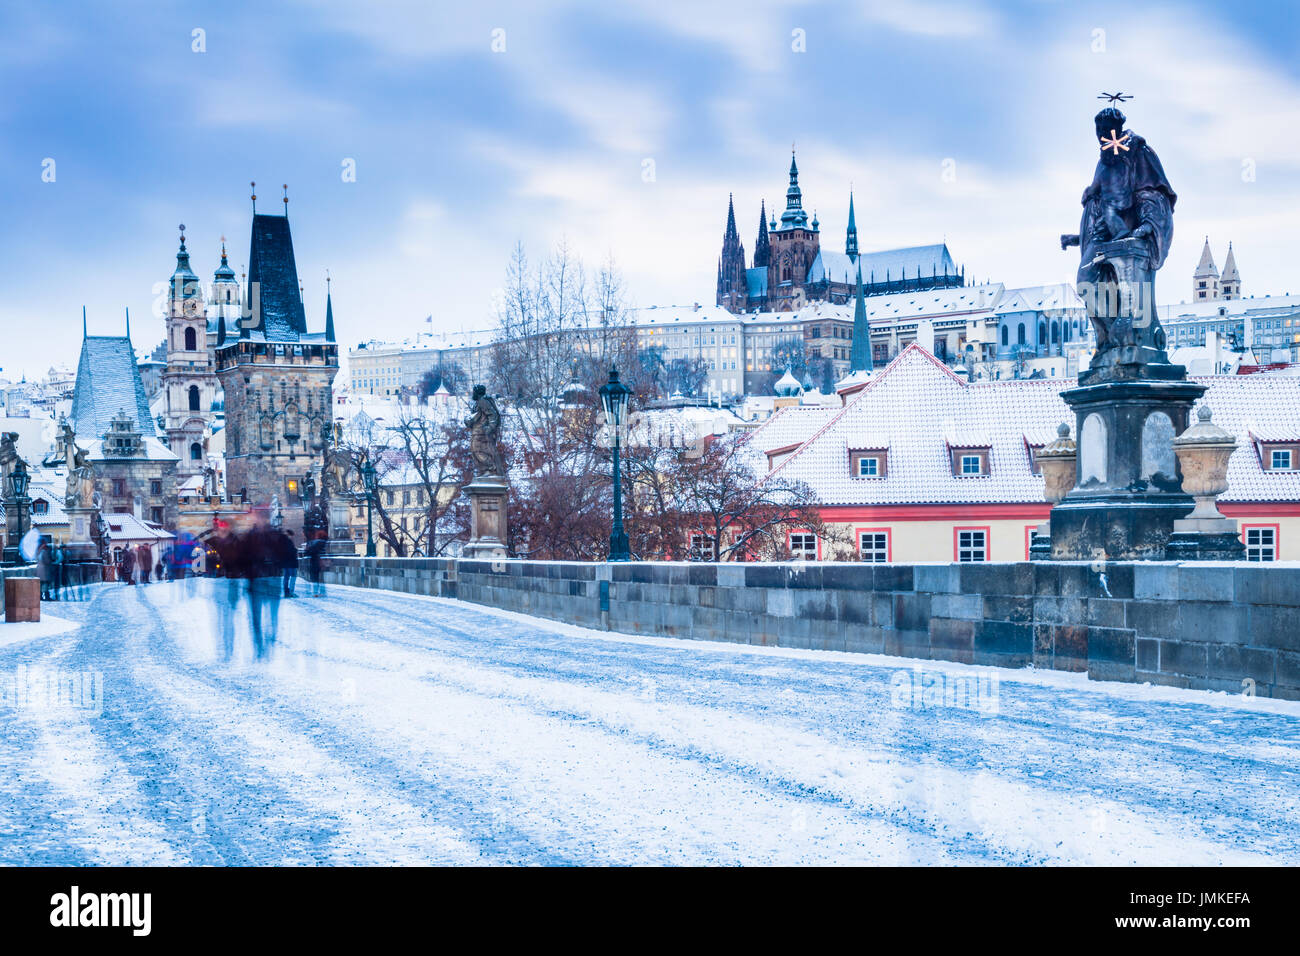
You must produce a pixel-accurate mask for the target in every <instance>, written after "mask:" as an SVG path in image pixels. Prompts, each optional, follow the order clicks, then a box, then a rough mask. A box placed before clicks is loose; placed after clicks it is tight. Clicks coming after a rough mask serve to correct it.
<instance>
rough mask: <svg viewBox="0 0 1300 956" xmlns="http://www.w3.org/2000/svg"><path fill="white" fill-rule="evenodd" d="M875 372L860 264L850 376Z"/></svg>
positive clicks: (855, 291)
mask: <svg viewBox="0 0 1300 956" xmlns="http://www.w3.org/2000/svg"><path fill="white" fill-rule="evenodd" d="M871 371H874V369H873V367H872V362H871V323H870V322H868V320H867V300H866V297H865V296H864V295H863V292H862V263H858V284H857V289H855V290H854V301H853V349H852V351H851V352H850V353H849V374H850V375H851V374H853V373H854V372H871Z"/></svg>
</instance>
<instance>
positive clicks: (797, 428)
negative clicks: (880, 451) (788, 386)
mask: <svg viewBox="0 0 1300 956" xmlns="http://www.w3.org/2000/svg"><path fill="white" fill-rule="evenodd" d="M839 411H840V409H838V408H832V407H828V406H825V405H789V406H787V407H785V408H779V409H777V410H776V412H774V413H773V414H772V416H771V417H770V418H768V420H767V421H765V422H763V424H761V425H759V426H758V427H757V428H755V429H754V430H753V431H752V432H751V433H750V435H749V446H750V447H751V448H754V449H756V450H757V451H760V452H762V453H763V454H767V453H768V452H769V451H772V450H773V449H774V448H786V447H789V446H790V445H796V444H802V443H803V442H805V441H807V440H808V439H809V438H811V437H812V436H813V434H814V433H815V432H816V431H817V430H818V429H819V428H821V427H822V426H823V425H825V424H826V423H827V422H828V421H830V420H831V419H832V418H834V417H835V415H836V414H837V413H838V412H839Z"/></svg>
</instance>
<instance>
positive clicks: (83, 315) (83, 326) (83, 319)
mask: <svg viewBox="0 0 1300 956" xmlns="http://www.w3.org/2000/svg"><path fill="white" fill-rule="evenodd" d="M81 337H82V338H83V339H84V338H85V337H86V307H85V306H84V305H83V306H82V307H81Z"/></svg>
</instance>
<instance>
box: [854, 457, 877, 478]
mask: <svg viewBox="0 0 1300 956" xmlns="http://www.w3.org/2000/svg"><path fill="white" fill-rule="evenodd" d="M879 475H880V459H879V458H859V459H858V477H859V478H876V477H878V476H879Z"/></svg>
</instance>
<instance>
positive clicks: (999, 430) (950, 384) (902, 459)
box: [752, 343, 1300, 505]
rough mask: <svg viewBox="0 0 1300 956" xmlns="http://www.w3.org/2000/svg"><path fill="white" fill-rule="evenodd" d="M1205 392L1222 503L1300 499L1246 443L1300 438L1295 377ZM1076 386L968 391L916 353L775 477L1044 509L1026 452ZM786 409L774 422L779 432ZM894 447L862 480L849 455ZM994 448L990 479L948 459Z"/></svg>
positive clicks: (908, 498)
mask: <svg viewBox="0 0 1300 956" xmlns="http://www.w3.org/2000/svg"><path fill="white" fill-rule="evenodd" d="M1194 381H1197V382H1199V383H1201V384H1204V385H1206V386H1207V387H1208V391H1207V392H1206V394H1205V397H1204V402H1205V403H1206V404H1208V405H1209V406H1210V408H1211V409H1212V410H1213V411H1214V421H1215V423H1216V424H1218V425H1220V426H1221V427H1223V428H1225V429H1226V430H1227V431H1229V432H1231V433H1232V434H1234V435H1236V436H1237V438H1238V441H1239V442H1240V446H1239V447H1238V449H1237V450H1236V451H1235V452H1234V453H1233V455H1232V458H1231V460H1230V461H1229V465H1228V491H1227V492H1226V493H1225V494H1224V495H1223V496H1222V500H1224V501H1300V472H1265V471H1264V470H1263V469H1262V468H1261V467H1260V462H1259V458H1258V456H1257V455H1256V453H1255V450H1254V449H1253V448H1251V447H1250V445H1249V442H1248V441H1247V436H1248V434H1249V433H1252V432H1253V433H1254V434H1256V435H1257V436H1260V435H1262V434H1272V435H1290V436H1294V435H1300V379H1296V378H1291V377H1284V376H1265V375H1258V376H1255V375H1250V376H1232V375H1221V376H1212V377H1205V378H1198V379H1194ZM1069 387H1070V383H1064V382H1061V381H1060V380H1055V381H1054V380H1051V379H1036V380H1025V379H1006V380H1000V381H984V382H974V383H967V382H964V381H963V380H961V379H960V378H958V377H957V376H955V375H953V374H952V372H951V371H950V370H949V369H947V368H946V367H945V366H944V365H943V364H942V363H941V362H939V361H938V360H937V359H936V358H935V357H934V356H933V355H931V354H930V353H929V352H927V351H925V350H924V349H923V348H921V347H920V346H918V345H916V344H915V343H913V344H911V345H909V346H908V347H907V348H906V349H904V350H903V352H902V353H900V354H899V355H898V357H897V358H895V359H894V361H893V362H891V363H890V364H889V365H888V366H887V367H886V368H885V369H884V370H883V371H881V372H880V373H878V374H877V375H876V376H875V378H874V379H873V380H872V381H871V382H870V383H869V384H868V385H867V386H866V387H865V388H863V389H862V391H861V392H859V393H858V395H857V396H856V397H855V398H854V399H853V400H852V401H851V402H850V403H849V404H848V405H847V406H846V407H845V408H843V409H842V410H841V411H839V413H838V414H835V415H834V416H833V417H831V418H830V419H829V420H828V421H827V422H826V423H825V424H824V425H823V426H822V427H821V428H820V429H819V430H818V431H817V432H816V433H815V434H813V435H812V436H811V437H810V438H808V439H807V440H806V441H805V442H804V443H803V444H802V446H801V447H800V448H799V449H798V450H797V451H795V452H794V453H793V454H791V455H790V456H789V458H787V459H786V460H785V461H784V462H783V463H782V464H781V465H780V466H778V467H777V468H776V469H775V470H774V472H773V474H778V473H779V474H780V475H781V476H782V477H783V478H787V479H791V480H800V481H805V482H807V483H808V484H809V485H811V486H812V488H813V489H814V490H815V491H816V492H817V494H818V496H819V497H820V498H821V499H822V501H823V502H824V503H825V504H831V505H838V504H938V503H995V504H996V503H1015V502H1024V503H1028V502H1034V503H1037V502H1042V501H1043V500H1044V499H1043V479H1042V477H1041V476H1040V475H1035V474H1034V473H1033V471H1032V468H1031V462H1030V459H1029V451H1028V449H1027V447H1026V445H1037V444H1043V443H1045V442H1047V441H1050V440H1051V439H1052V437H1053V436H1054V435H1055V433H1056V428H1057V426H1058V425H1059V424H1060V423H1061V422H1068V423H1070V424H1071V426H1072V427H1073V423H1074V421H1075V415H1074V412H1073V411H1072V410H1071V409H1070V408H1069V406H1067V405H1066V404H1065V402H1064V401H1062V400H1061V397H1060V391H1061V390H1062V388H1069ZM790 411H793V409H784V410H782V412H781V413H779V414H778V415H773V416H772V419H771V420H769V423H768V425H772V424H775V423H776V422H777V421H778V419H779V418H780V416H781V415H784V414H786V413H787V412H790ZM768 425H765V426H764V427H762V428H759V429H757V430H756V431H755V432H754V434H753V438H752V440H756V441H759V442H764V443H765V444H766V445H767V446H768V447H770V448H781V447H784V446H785V445H786V444H788V442H786V441H784V438H785V437H786V436H785V435H778V434H777V433H776V432H775V430H774V431H773V432H770V433H769V434H770V435H771V438H767V439H765V436H764V430H765V429H766V428H767V427H768ZM864 442H870V443H872V444H873V445H877V446H878V445H880V444H882V443H887V444H888V447H889V466H888V469H887V471H886V474H885V476H884V477H880V478H858V477H855V476H853V475H852V474H851V473H850V470H849V455H848V453H849V451H850V450H851V449H857V448H862V447H865V446H864V444H863V443H864ZM963 447H970V448H973V447H987V448H988V449H989V473H988V474H987V475H982V476H978V477H972V476H960V475H954V474H953V469H952V464H951V458H950V454H949V453H950V450H951V449H953V448H963Z"/></svg>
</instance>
